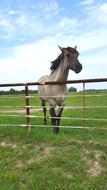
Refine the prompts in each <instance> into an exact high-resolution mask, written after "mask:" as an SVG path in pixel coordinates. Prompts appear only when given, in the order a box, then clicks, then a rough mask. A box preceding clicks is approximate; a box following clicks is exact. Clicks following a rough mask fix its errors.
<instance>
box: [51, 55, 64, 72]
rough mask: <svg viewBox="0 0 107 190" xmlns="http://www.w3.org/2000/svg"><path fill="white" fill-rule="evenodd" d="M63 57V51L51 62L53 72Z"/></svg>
mask: <svg viewBox="0 0 107 190" xmlns="http://www.w3.org/2000/svg"><path fill="white" fill-rule="evenodd" d="M62 59H63V54H62V53H61V54H60V55H59V56H58V57H57V58H56V59H55V60H54V61H52V62H51V67H50V70H51V73H53V72H54V71H55V70H56V69H57V68H58V67H59V65H60V62H61V60H62Z"/></svg>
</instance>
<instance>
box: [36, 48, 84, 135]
mask: <svg viewBox="0 0 107 190" xmlns="http://www.w3.org/2000/svg"><path fill="white" fill-rule="evenodd" d="M58 47H59V49H60V50H61V54H60V55H59V56H58V57H57V59H55V60H54V61H52V62H51V67H50V70H51V74H50V75H46V76H42V77H41V78H40V79H39V81H38V82H39V83H40V84H42V85H38V94H39V96H40V98H41V101H42V106H43V112H44V124H45V125H46V124H47V122H46V101H48V103H49V106H50V116H51V124H52V126H53V131H54V132H55V133H58V132H59V127H58V126H59V124H60V118H61V115H62V111H63V108H64V105H65V103H64V102H65V99H66V96H67V85H66V84H62V85H59V84H58V85H45V82H65V81H67V79H68V74H69V70H73V71H74V72H75V73H79V72H80V71H81V70H82V64H81V63H80V62H79V60H78V56H79V53H78V51H77V47H75V48H72V47H67V48H63V47H60V46H58ZM56 106H58V113H57V114H56V112H55V107H56Z"/></svg>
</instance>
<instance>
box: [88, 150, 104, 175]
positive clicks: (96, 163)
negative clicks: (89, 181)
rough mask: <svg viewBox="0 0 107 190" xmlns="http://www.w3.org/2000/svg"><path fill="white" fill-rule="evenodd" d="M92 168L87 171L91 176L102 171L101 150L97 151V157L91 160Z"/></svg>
mask: <svg viewBox="0 0 107 190" xmlns="http://www.w3.org/2000/svg"><path fill="white" fill-rule="evenodd" d="M89 162H90V163H89V165H90V168H89V170H88V171H87V172H88V174H89V175H90V176H93V177H97V176H99V175H100V174H101V172H102V167H101V164H100V163H101V152H99V151H95V158H94V159H93V160H90V161H89Z"/></svg>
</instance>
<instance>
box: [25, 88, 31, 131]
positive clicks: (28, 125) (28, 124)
mask: <svg viewBox="0 0 107 190" xmlns="http://www.w3.org/2000/svg"><path fill="white" fill-rule="evenodd" d="M25 100H26V107H25V108H26V127H27V129H28V130H29V131H30V107H29V89H28V85H25Z"/></svg>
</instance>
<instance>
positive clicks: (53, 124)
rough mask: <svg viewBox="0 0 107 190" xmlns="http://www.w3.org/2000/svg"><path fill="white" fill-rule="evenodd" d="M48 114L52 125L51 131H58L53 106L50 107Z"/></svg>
mask: <svg viewBox="0 0 107 190" xmlns="http://www.w3.org/2000/svg"><path fill="white" fill-rule="evenodd" d="M50 116H51V124H52V126H53V132H54V133H58V131H59V130H58V127H56V121H57V119H56V113H55V108H54V107H51V108H50Z"/></svg>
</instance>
